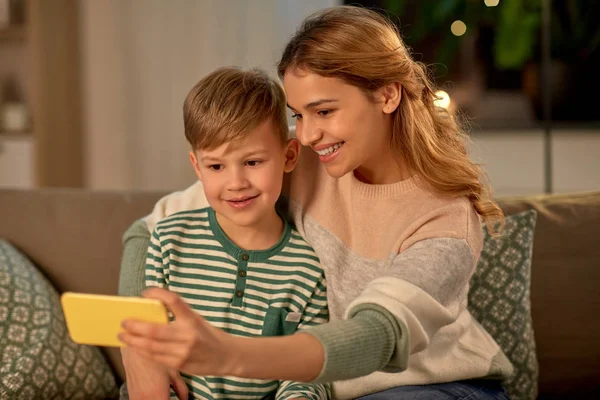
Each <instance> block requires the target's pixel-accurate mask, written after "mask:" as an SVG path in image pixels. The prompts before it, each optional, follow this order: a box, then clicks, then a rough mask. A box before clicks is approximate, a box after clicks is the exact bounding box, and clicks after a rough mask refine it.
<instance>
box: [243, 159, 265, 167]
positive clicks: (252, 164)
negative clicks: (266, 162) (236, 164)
mask: <svg viewBox="0 0 600 400" xmlns="http://www.w3.org/2000/svg"><path fill="white" fill-rule="evenodd" d="M261 162H262V161H261V160H248V161H246V165H247V166H249V167H256V166H257V165H259V164H260V163H261Z"/></svg>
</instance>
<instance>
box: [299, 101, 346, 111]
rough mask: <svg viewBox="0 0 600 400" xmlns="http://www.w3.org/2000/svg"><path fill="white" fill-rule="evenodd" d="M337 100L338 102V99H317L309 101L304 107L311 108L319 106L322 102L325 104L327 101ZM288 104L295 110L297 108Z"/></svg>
mask: <svg viewBox="0 0 600 400" xmlns="http://www.w3.org/2000/svg"><path fill="white" fill-rule="evenodd" d="M335 102H337V100H336V99H321V100H315V101H311V102H310V103H308V104H307V105H305V106H304V108H306V109H308V110H310V109H311V108H315V107H318V106H320V105H322V104H325V103H335ZM287 106H288V108H291V109H292V110H295V108H294V107H292V106H290V105H289V104H288V105H287Z"/></svg>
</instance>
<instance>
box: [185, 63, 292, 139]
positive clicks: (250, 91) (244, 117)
mask: <svg viewBox="0 0 600 400" xmlns="http://www.w3.org/2000/svg"><path fill="white" fill-rule="evenodd" d="M286 107H287V106H286V99H285V93H284V91H283V87H282V86H281V84H280V83H279V82H278V81H277V80H276V79H274V78H272V77H270V76H269V75H268V74H267V73H266V72H264V71H262V70H260V69H242V68H237V67H223V68H219V69H217V70H215V71H214V72H212V73H210V74H208V75H207V76H205V77H204V78H202V79H201V80H200V81H199V82H198V83H197V84H196V85H195V86H194V87H193V88H192V90H190V92H189V93H188V95H187V97H186V99H185V102H184V104H183V124H184V128H185V137H186V139H187V141H188V142H189V143H190V145H191V146H192V149H193V150H210V149H214V148H216V147H219V146H221V145H223V144H226V143H229V144H231V145H232V146H235V145H236V143H239V142H241V141H242V140H243V139H245V138H246V136H247V134H248V133H250V132H251V131H252V130H253V129H255V128H256V127H258V126H259V125H261V124H262V123H263V122H265V121H267V120H269V119H270V120H271V121H272V123H273V127H274V129H275V131H276V134H277V135H278V136H279V138H280V139H281V141H282V145H283V144H285V143H286V141H287V139H288V134H289V128H288V123H287V111H286Z"/></svg>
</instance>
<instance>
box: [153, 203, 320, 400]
mask: <svg viewBox="0 0 600 400" xmlns="http://www.w3.org/2000/svg"><path fill="white" fill-rule="evenodd" d="M146 285H147V286H148V287H151V286H158V287H164V288H168V289H169V290H171V291H173V292H176V293H178V294H179V295H180V296H181V297H182V298H183V299H184V300H185V301H186V302H187V303H188V304H189V305H190V306H191V307H192V308H193V309H194V310H195V311H196V312H198V313H199V314H201V315H202V316H203V317H204V318H205V319H206V320H207V321H209V322H210V323H211V324H213V325H214V326H216V327H219V328H221V329H223V330H224V331H226V332H228V333H230V334H233V335H239V336H261V335H262V336H278V335H287V334H291V333H294V332H296V331H297V330H299V329H304V328H307V327H310V326H313V325H317V324H321V323H324V322H327V320H328V317H329V315H328V310H327V301H326V282H325V274H324V271H323V269H322V268H321V265H320V263H319V259H318V257H317V255H316V254H315V252H314V250H313V249H312V247H310V246H309V245H308V243H306V241H304V239H303V238H302V237H301V236H300V234H299V233H298V232H297V231H296V229H295V228H294V227H292V226H291V225H290V224H289V223H288V222H286V221H284V232H283V234H282V235H281V238H280V240H279V242H278V243H277V244H275V245H274V246H273V247H271V248H270V249H268V250H259V251H249V250H243V249H241V248H239V247H238V246H236V245H235V244H234V243H233V242H232V241H231V240H230V239H229V238H228V237H227V235H226V234H225V232H223V230H222V229H221V227H220V226H219V224H218V223H217V220H216V217H215V212H214V210H213V209H212V208H203V209H199V210H192V211H184V212H180V213H177V214H173V215H171V216H169V217H168V218H166V219H164V220H163V221H161V222H160V223H158V224H157V226H156V229H155V230H154V232H153V234H152V237H151V240H150V247H149V249H148V257H147V262H146ZM282 356H285V355H283V354H282ZM184 379H185V380H186V382H187V384H188V386H189V387H190V389H191V391H192V392H193V394H194V398H201V399H263V398H273V397H274V398H276V399H280V400H286V399H293V398H303V399H304V398H306V399H327V398H329V397H330V392H329V390H330V389H329V386H328V385H319V384H306V383H299V382H291V381H266V380H257V379H243V378H237V377H223V378H221V377H212V376H205V377H202V376H190V375H185V374H184Z"/></svg>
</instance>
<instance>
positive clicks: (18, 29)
mask: <svg viewBox="0 0 600 400" xmlns="http://www.w3.org/2000/svg"><path fill="white" fill-rule="evenodd" d="M25 37H26V33H25V27H24V26H11V27H9V28H4V29H0V41H23V40H25Z"/></svg>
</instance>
